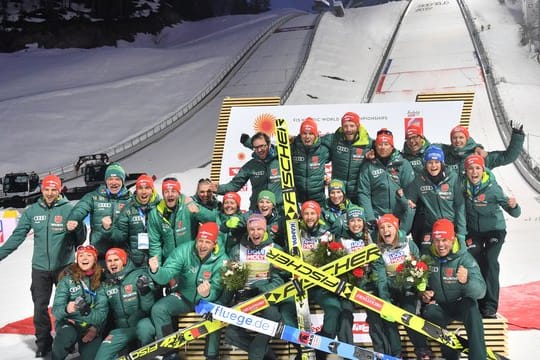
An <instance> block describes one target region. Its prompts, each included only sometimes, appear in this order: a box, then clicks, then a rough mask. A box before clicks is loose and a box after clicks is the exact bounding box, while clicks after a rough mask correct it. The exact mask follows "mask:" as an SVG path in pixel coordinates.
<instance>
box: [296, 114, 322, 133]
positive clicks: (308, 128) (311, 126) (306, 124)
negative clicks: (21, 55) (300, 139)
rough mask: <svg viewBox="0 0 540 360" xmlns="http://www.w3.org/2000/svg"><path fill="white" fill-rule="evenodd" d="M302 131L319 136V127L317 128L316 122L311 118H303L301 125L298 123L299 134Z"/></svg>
mask: <svg viewBox="0 0 540 360" xmlns="http://www.w3.org/2000/svg"><path fill="white" fill-rule="evenodd" d="M303 133H312V134H314V135H315V136H319V129H318V128H317V123H316V122H315V120H313V119H312V118H310V117H308V118H305V120H304V121H302V125H300V134H303Z"/></svg>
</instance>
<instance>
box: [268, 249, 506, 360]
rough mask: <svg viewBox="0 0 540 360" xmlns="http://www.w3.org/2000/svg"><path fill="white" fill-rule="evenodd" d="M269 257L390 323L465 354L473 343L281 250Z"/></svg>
mask: <svg viewBox="0 0 540 360" xmlns="http://www.w3.org/2000/svg"><path fill="white" fill-rule="evenodd" d="M266 257H267V258H268V261H270V262H271V263H272V264H274V265H275V266H278V267H280V268H282V269H283V270H286V271H289V272H291V273H292V274H294V275H297V276H300V277H301V278H303V279H304V280H309V281H311V282H314V283H315V284H317V285H318V286H320V287H323V288H325V289H326V290H328V291H331V292H333V293H335V294H337V295H339V296H341V297H344V298H346V299H349V300H351V301H352V302H354V303H356V304H358V305H361V306H363V307H365V308H367V309H370V310H373V311H375V312H376V313H378V314H380V315H381V317H383V318H384V319H386V320H387V321H391V322H397V323H399V324H402V325H404V326H406V327H408V328H411V329H413V330H414V331H416V332H418V333H420V334H422V335H425V336H427V337H429V338H430V339H433V340H435V341H437V342H439V343H441V344H443V345H446V346H448V347H450V348H452V349H455V350H459V351H463V352H467V351H468V347H469V344H468V341H467V339H466V338H464V337H462V336H460V335H458V334H456V333H454V332H451V331H449V330H447V329H445V328H444V327H441V326H439V325H436V324H434V323H431V322H429V321H427V320H425V319H423V318H422V317H420V316H418V315H415V314H413V313H410V312H408V311H405V310H403V309H401V308H400V307H398V306H396V305H394V304H392V303H390V302H388V301H384V300H383V299H380V298H378V297H377V296H374V295H372V294H370V293H368V292H366V291H364V290H361V289H359V288H357V287H356V286H354V285H351V284H349V283H348V282H346V281H344V280H341V279H340V278H338V277H336V276H334V275H332V274H330V273H329V272H325V271H324V270H321V269H318V268H316V267H314V266H312V265H310V264H308V263H306V262H304V261H302V260H300V259H298V258H295V257H293V256H291V255H289V254H287V253H285V252H283V251H280V250H277V249H271V250H270V251H269V252H267V253H266ZM487 353H488V357H487V359H489V360H509V359H508V358H507V357H505V356H503V355H500V354H498V353H495V352H494V351H493V350H491V349H489V348H488V349H487Z"/></svg>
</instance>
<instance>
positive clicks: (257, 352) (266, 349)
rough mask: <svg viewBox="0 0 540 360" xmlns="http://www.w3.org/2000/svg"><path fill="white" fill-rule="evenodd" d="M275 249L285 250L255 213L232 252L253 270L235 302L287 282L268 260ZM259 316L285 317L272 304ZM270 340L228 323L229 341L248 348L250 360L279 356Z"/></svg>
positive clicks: (266, 336)
mask: <svg viewBox="0 0 540 360" xmlns="http://www.w3.org/2000/svg"><path fill="white" fill-rule="evenodd" d="M271 248H277V249H280V250H281V247H279V246H278V245H276V244H274V243H273V242H272V239H271V238H270V236H269V235H268V232H267V224H266V219H265V218H264V216H263V215H261V214H252V215H251V216H249V218H248V219H247V233H246V234H245V235H244V236H243V237H242V239H241V241H240V243H239V244H237V245H235V246H234V247H233V248H232V250H231V254H230V258H231V260H234V261H237V262H241V263H245V264H247V268H248V269H249V273H248V277H247V281H246V284H245V286H244V288H243V289H241V290H239V291H238V292H237V293H236V294H235V296H234V297H233V299H232V303H233V304H235V303H238V302H242V301H245V300H247V299H249V298H251V297H253V296H256V295H258V294H260V293H263V292H266V291H269V290H272V289H275V288H277V287H278V286H280V285H282V284H283V283H284V281H283V278H282V276H281V274H280V272H279V271H278V270H277V269H276V268H275V267H274V266H272V265H271V264H270V263H269V262H268V260H267V259H266V256H265V255H266V252H267V251H268V250H269V249H271ZM257 315H258V316H262V317H264V318H266V319H269V320H273V321H280V320H281V318H282V316H281V313H280V311H279V308H278V306H277V305H271V306H269V307H268V308H266V309H264V310H262V311H261V312H259V313H257ZM270 339H271V337H270V336H268V335H263V334H253V333H249V332H248V331H246V329H243V328H240V327H237V326H228V327H227V329H226V330H225V341H226V342H227V343H229V344H231V345H233V346H236V347H238V348H240V349H242V350H244V351H246V352H247V353H248V357H247V358H248V359H250V360H262V359H273V358H275V355H274V354H273V352H272V349H271V348H270V346H269V342H270Z"/></svg>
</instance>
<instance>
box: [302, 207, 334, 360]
mask: <svg viewBox="0 0 540 360" xmlns="http://www.w3.org/2000/svg"><path fill="white" fill-rule="evenodd" d="M301 210H302V211H301V216H302V220H301V221H300V240H301V244H302V256H303V257H304V259H305V260H306V261H307V262H308V263H310V264H312V265H314V266H317V267H320V266H323V265H325V263H319V261H321V259H320V258H318V256H317V254H319V253H320V252H319V251H318V250H317V249H318V248H319V246H321V244H325V245H327V244H330V243H333V242H334V235H333V234H332V233H331V232H330V226H329V225H328V224H327V223H326V222H325V221H324V220H323V219H322V218H321V207H320V206H319V204H318V203H317V202H316V201H313V200H309V201H306V202H304V203H303V204H302V209H301ZM308 298H309V299H310V300H312V301H314V302H315V303H316V304H319V306H320V307H321V308H322V310H323V312H324V316H323V323H322V328H321V330H320V331H319V334H320V335H321V336H326V337H329V338H331V339H333V338H335V337H336V335H338V331H339V330H340V321H339V320H340V314H341V313H342V310H343V309H342V304H341V300H340V298H339V296H337V295H335V294H332V293H330V292H329V291H327V290H325V289H323V288H321V287H318V286H317V287H314V288H311V289H309V290H308ZM340 340H342V339H340ZM315 355H316V358H317V360H320V359H326V357H327V355H328V354H327V353H325V352H322V351H316V352H315Z"/></svg>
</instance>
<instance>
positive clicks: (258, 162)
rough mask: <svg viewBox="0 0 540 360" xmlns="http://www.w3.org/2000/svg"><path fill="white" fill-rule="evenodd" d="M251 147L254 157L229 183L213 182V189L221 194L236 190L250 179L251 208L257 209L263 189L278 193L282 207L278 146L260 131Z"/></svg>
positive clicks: (278, 202)
mask: <svg viewBox="0 0 540 360" xmlns="http://www.w3.org/2000/svg"><path fill="white" fill-rule="evenodd" d="M251 147H252V149H253V154H252V159H251V160H249V161H248V162H247V163H245V164H244V165H243V166H242V167H241V168H240V170H239V171H238V173H237V174H236V175H235V176H234V177H233V178H232V179H231V181H229V182H228V183H227V184H217V183H212V191H213V192H215V193H216V194H219V195H223V194H225V193H227V192H230V191H235V192H236V191H238V190H240V189H241V188H242V187H243V186H244V185H245V184H246V183H247V182H248V181H250V182H251V196H250V198H249V200H250V206H249V208H250V209H251V210H255V209H256V207H257V196H258V195H259V193H260V192H261V191H262V190H270V191H271V192H273V193H274V194H275V195H276V199H277V204H278V205H279V206H280V207H281V206H282V205H283V199H282V196H281V177H280V173H279V163H278V159H277V150H276V147H275V146H274V145H272V144H271V143H270V137H269V136H268V135H267V134H265V133H263V132H258V133H256V134H255V135H253V136H252V137H251Z"/></svg>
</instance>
